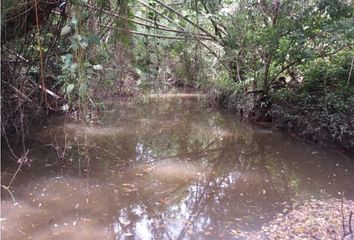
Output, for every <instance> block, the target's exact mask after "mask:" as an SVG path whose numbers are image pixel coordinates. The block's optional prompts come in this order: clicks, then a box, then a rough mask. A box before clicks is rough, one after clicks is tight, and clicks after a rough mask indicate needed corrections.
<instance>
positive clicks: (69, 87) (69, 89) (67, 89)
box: [66, 83, 75, 94]
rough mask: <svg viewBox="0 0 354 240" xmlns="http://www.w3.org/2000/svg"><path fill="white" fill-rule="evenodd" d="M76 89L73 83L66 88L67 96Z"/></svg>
mask: <svg viewBox="0 0 354 240" xmlns="http://www.w3.org/2000/svg"><path fill="white" fill-rule="evenodd" d="M74 88H75V85H74V84H73V83H70V84H69V85H68V86H67V87H66V94H70V93H71V92H72V91H73V90H74Z"/></svg>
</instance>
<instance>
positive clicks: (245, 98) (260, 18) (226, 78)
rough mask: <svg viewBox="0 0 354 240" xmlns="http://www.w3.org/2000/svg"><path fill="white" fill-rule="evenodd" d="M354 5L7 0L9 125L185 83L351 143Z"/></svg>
mask: <svg viewBox="0 0 354 240" xmlns="http://www.w3.org/2000/svg"><path fill="white" fill-rule="evenodd" d="M352 11H353V7H352V5H351V3H350V1H348V0H311V1H305V0H297V1H290V0H237V1H231V0H223V1H213V0H191V1H165V2H162V1H160V0H150V1H143V0H99V1H91V0H72V1H65V0H50V1H43V0H33V1H20V2H19V3H17V4H14V3H13V1H9V0H6V1H3V4H2V20H3V21H2V38H1V41H2V46H1V51H2V59H1V65H2V71H1V75H2V79H1V81H2V113H1V114H2V123H1V124H2V136H5V135H9V134H10V135H16V136H24V135H26V129H27V127H28V126H30V124H31V121H33V119H38V117H40V116H44V115H47V114H48V113H49V112H56V111H61V110H65V111H69V112H76V113H77V116H78V117H79V118H82V119H86V118H87V117H86V116H92V115H91V114H86V113H88V112H92V111H94V110H97V109H99V108H100V107H102V104H100V102H101V100H102V99H103V98H105V97H110V96H134V95H137V94H139V93H140V92H142V91H145V90H146V89H153V90H155V91H164V90H166V89H168V88H170V87H171V86H178V87H184V88H188V89H190V88H198V89H200V90H201V91H205V92H207V93H210V94H211V95H212V96H213V99H215V100H216V102H218V103H219V104H221V105H222V106H226V107H229V108H232V109H233V110H235V111H239V112H240V113H241V114H242V115H244V116H246V117H249V118H251V119H253V120H255V121H258V122H272V124H273V125H274V126H277V127H281V128H285V129H290V130H291V131H292V132H295V133H296V134H298V135H301V136H302V137H305V138H308V139H310V140H312V141H317V142H323V143H331V144H337V145H339V146H340V147H344V148H346V149H347V150H351V149H353V147H354V142H353V139H354V138H353V136H354V123H353V122H354V120H353V119H354V117H353V107H354V99H353V93H354V88H353V74H352V71H353V60H354V58H353V45H352V44H353V39H354V29H353V25H354V24H353V21H354V20H353V17H352ZM86 120H89V119H86ZM19 139H23V138H22V137H20V138H19Z"/></svg>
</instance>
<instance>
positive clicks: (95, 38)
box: [87, 34, 101, 45]
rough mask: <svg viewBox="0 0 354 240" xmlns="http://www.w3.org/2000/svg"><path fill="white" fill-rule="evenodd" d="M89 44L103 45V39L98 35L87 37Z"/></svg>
mask: <svg viewBox="0 0 354 240" xmlns="http://www.w3.org/2000/svg"><path fill="white" fill-rule="evenodd" d="M87 42H88V43H89V44H96V45H99V44H100V43H101V39H100V37H99V36H98V35H96V34H91V35H89V36H88V37H87Z"/></svg>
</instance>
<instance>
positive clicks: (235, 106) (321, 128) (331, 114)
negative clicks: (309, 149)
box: [213, 93, 354, 153]
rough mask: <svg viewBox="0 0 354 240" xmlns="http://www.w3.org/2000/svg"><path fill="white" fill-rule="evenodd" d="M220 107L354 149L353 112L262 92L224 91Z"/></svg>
mask: <svg viewBox="0 0 354 240" xmlns="http://www.w3.org/2000/svg"><path fill="white" fill-rule="evenodd" d="M213 99H214V102H215V103H216V104H217V106H219V107H222V108H226V109H228V110H231V111H233V112H237V113H239V114H240V116H242V117H244V118H247V119H249V120H250V121H252V122H255V123H257V124H261V125H265V126H268V127H271V128H277V129H282V130H285V131H288V132H289V133H290V134H291V135H292V136H294V137H299V138H301V139H304V140H307V141H310V142H313V143H317V144H322V145H326V146H329V147H331V148H333V149H337V150H340V151H345V152H349V153H353V152H354V112H353V110H351V111H349V112H335V111H329V110H328V109H326V108H323V107H319V106H316V105H310V104H308V105H304V104H300V103H294V102H285V101H284V102H283V101H280V100H278V99H275V98H273V97H272V96H269V97H265V96H262V95H261V94H259V93H251V94H240V93H226V94H225V93H224V94H221V95H218V96H216V97H215V98H213Z"/></svg>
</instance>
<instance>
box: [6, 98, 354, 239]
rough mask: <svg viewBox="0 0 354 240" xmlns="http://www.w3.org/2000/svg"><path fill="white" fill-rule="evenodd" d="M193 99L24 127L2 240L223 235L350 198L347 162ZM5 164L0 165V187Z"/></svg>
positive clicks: (352, 171) (113, 106) (124, 106)
mask: <svg viewBox="0 0 354 240" xmlns="http://www.w3.org/2000/svg"><path fill="white" fill-rule="evenodd" d="M203 99H204V98H203V96H199V95H195V94H191V95H188V94H179V95H173V94H169V95H160V96H155V95H154V96H152V97H151V98H150V99H147V100H146V101H144V102H140V103H139V104H136V103H135V104H132V103H127V102H123V103H110V104H109V105H110V109H107V111H105V112H104V114H103V116H102V119H101V121H102V122H103V124H102V125H97V126H88V127H87V126H84V125H83V124H81V123H77V122H70V123H67V124H66V125H65V127H64V124H63V122H64V121H63V119H62V118H61V117H58V118H54V119H52V121H51V123H50V124H49V125H47V126H35V127H33V129H32V130H31V134H30V136H31V137H30V139H29V140H28V142H27V147H28V148H30V152H29V158H31V159H32V160H33V161H32V166H31V167H24V168H23V169H22V170H21V172H20V173H19V175H18V176H17V177H16V179H15V181H14V182H13V184H12V186H11V189H12V191H13V194H14V196H15V198H16V200H17V203H16V204H14V203H13V202H12V200H11V198H10V197H8V194H7V193H6V192H2V196H3V200H2V237H3V239H215V238H219V239H233V238H234V237H235V234H234V233H235V231H244V232H247V231H250V232H252V231H257V230H258V229H260V228H261V227H262V225H264V224H266V223H267V222H269V221H270V220H271V219H273V218H274V217H275V215H277V214H278V213H286V212H287V211H290V210H291V206H292V203H294V202H297V201H300V202H301V201H303V200H306V199H312V198H313V199H330V198H342V197H343V196H344V197H346V198H348V199H354V189H353V187H352V186H353V182H354V165H353V161H349V160H350V159H348V158H346V157H344V156H342V155H341V154H339V153H337V152H334V151H330V150H326V149H323V148H320V147H315V146H311V145H309V144H306V143H303V142H301V141H298V140H294V139H292V138H290V137H288V136H286V135H284V134H283V133H281V132H279V131H276V130H272V131H270V130H268V129H263V128H259V127H255V126H252V125H250V124H248V123H246V122H244V121H242V120H240V119H239V118H238V117H237V116H235V115H233V114H230V113H224V112H219V111H215V110H212V109H210V108H208V107H207V106H206V104H205V102H204V101H203ZM64 130H65V131H64ZM64 133H65V134H64ZM48 143H51V144H48ZM64 146H66V147H65V148H64ZM15 150H16V149H15ZM64 153H65V154H64ZM9 156H10V154H8V153H7V152H6V150H4V151H2V159H4V162H5V163H8V162H10V163H11V159H10V157H9ZM63 156H64V157H63ZM351 160H353V159H351ZM16 167H17V165H16V164H6V165H5V166H3V169H2V184H4V185H6V184H7V183H8V182H9V180H10V179H11V176H12V173H13V172H14V171H15V170H16Z"/></svg>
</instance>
